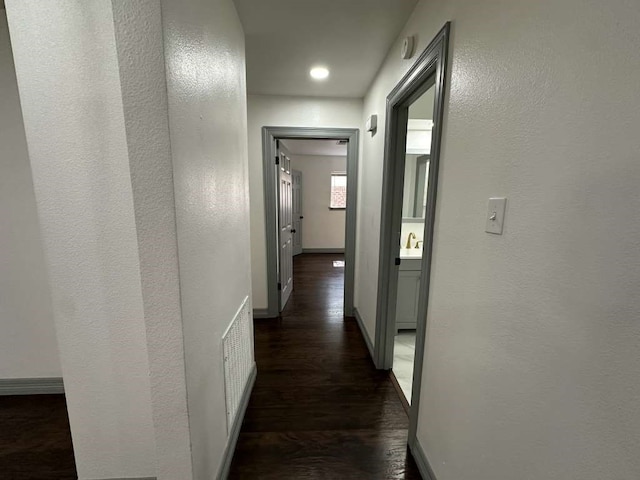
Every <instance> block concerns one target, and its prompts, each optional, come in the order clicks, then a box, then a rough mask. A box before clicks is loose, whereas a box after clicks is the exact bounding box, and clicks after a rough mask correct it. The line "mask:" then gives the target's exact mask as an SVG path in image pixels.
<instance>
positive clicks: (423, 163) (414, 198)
mask: <svg viewBox="0 0 640 480" xmlns="http://www.w3.org/2000/svg"><path fill="white" fill-rule="evenodd" d="M429 159H430V156H429V155H419V154H411V153H410V154H407V155H406V160H405V172H404V189H405V190H404V195H403V202H402V217H403V219H406V220H411V219H423V218H424V217H425V212H426V208H427V184H428V182H427V178H428V176H429Z"/></svg>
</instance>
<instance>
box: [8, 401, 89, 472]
mask: <svg viewBox="0 0 640 480" xmlns="http://www.w3.org/2000/svg"><path fill="white" fill-rule="evenodd" d="M0 478H2V479H3V480H51V479H56V480H72V479H77V478H78V476H77V475H76V466H75V462H74V459H73V447H72V445H71V429H70V428H69V418H68V416H67V405H66V403H65V398H64V395H16V396H7V397H3V396H0Z"/></svg>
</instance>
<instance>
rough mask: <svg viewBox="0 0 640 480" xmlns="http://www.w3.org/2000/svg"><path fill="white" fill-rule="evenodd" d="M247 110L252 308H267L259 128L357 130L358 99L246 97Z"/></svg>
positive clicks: (359, 112)
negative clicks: (335, 128)
mask: <svg viewBox="0 0 640 480" xmlns="http://www.w3.org/2000/svg"><path fill="white" fill-rule="evenodd" d="M248 111H249V189H250V192H251V269H252V270H251V271H252V288H253V307H254V308H267V252H266V238H265V224H264V215H265V212H264V188H263V185H264V179H263V172H262V127H267V126H287V127H337V128H360V127H361V124H362V100H360V99H331V98H306V97H279V96H269V95H249V97H248Z"/></svg>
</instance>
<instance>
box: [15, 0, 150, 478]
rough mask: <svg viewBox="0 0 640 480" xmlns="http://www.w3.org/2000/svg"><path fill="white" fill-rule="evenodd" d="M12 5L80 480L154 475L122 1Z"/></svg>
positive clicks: (18, 0) (36, 0) (17, 61)
mask: <svg viewBox="0 0 640 480" xmlns="http://www.w3.org/2000/svg"><path fill="white" fill-rule="evenodd" d="M6 6H7V15H8V19H9V27H10V32H11V40H12V43H13V49H14V59H15V64H16V73H17V78H18V85H19V88H20V101H21V105H22V111H23V115H24V124H25V131H26V138H27V143H28V147H29V158H30V161H31V169H32V174H33V181H34V189H35V195H36V201H37V206H38V214H39V219H40V225H41V228H42V237H43V244H44V249H45V256H46V264H47V268H48V273H49V277H50V285H51V288H52V300H53V316H54V320H55V327H56V334H57V338H58V344H59V350H60V360H61V364H62V371H63V377H64V383H65V391H66V398H67V406H68V411H69V420H70V423H71V433H72V438H73V446H74V454H75V459H76V466H77V470H78V476H79V478H81V479H91V478H128V477H150V476H155V475H156V471H157V470H156V465H155V461H156V450H155V440H154V429H153V419H152V412H151V392H150V388H151V387H150V379H149V374H150V371H149V362H148V356H147V344H146V332H145V322H144V305H143V296H142V290H141V272H140V263H139V257H138V238H137V231H136V221H135V214H134V202H133V192H132V183H131V174H130V170H129V158H128V148H127V138H126V129H125V128H126V127H125V119H124V115H123V98H122V91H121V86H120V78H119V70H118V56H117V51H116V45H115V32H114V17H113V14H112V5H111V2H82V3H77V2H62V1H56V2H53V1H52V2H40V1H39V0H29V1H24V0H10V1H7V2H6Z"/></svg>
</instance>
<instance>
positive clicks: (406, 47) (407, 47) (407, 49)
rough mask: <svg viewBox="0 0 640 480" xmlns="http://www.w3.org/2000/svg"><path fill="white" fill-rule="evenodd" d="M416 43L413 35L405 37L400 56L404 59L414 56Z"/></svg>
mask: <svg viewBox="0 0 640 480" xmlns="http://www.w3.org/2000/svg"><path fill="white" fill-rule="evenodd" d="M414 44H415V40H414V37H413V36H410V37H405V39H404V40H403V41H402V49H401V51H400V56H401V57H402V59H403V60H408V59H410V58H411V57H413V47H414Z"/></svg>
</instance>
